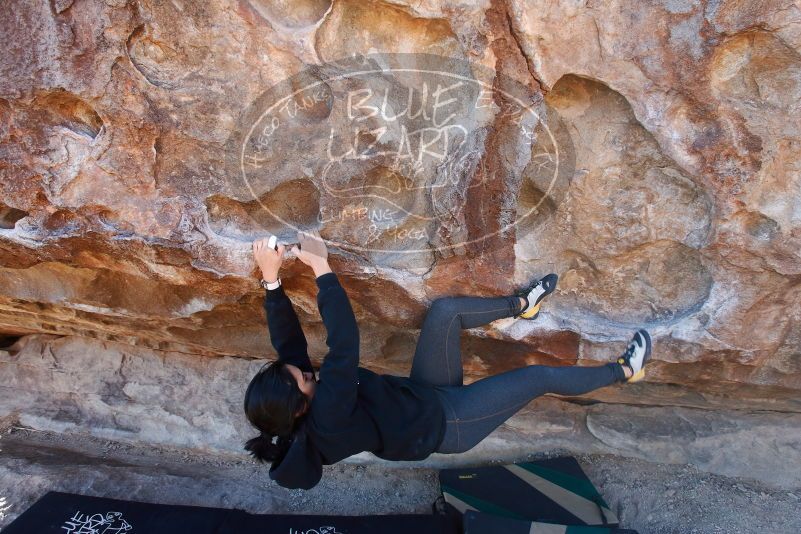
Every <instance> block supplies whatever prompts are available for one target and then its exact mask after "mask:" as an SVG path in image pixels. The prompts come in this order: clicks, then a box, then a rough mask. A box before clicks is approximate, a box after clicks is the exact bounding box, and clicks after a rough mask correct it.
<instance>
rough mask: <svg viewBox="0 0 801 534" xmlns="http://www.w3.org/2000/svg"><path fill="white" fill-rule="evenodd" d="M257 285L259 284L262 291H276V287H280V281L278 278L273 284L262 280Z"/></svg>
mask: <svg viewBox="0 0 801 534" xmlns="http://www.w3.org/2000/svg"><path fill="white" fill-rule="evenodd" d="M259 283H260V284H261V287H263V288H264V289H278V286H280V285H281V279H280V278H278V279H276V281H275V282H268V281H267V280H265V279H264V278H262V279H261V281H260V282H259Z"/></svg>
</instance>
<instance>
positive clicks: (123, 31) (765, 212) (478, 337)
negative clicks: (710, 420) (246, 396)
mask: <svg viewBox="0 0 801 534" xmlns="http://www.w3.org/2000/svg"><path fill="white" fill-rule="evenodd" d="M0 31H1V32H2V35H3V36H4V37H5V41H6V43H7V52H6V54H4V55H3V57H2V58H1V59H0V154H1V155H2V158H0V176H2V181H1V182H0V313H1V315H0V333H2V335H3V336H5V338H4V343H5V344H6V345H10V344H11V343H12V342H13V341H15V340H16V339H17V338H18V337H20V336H26V335H29V334H48V335H55V336H69V337H70V338H71V337H79V338H94V339H96V340H98V342H99V343H101V344H102V343H103V342H115V343H122V344H127V345H130V346H132V347H134V348H132V349H130V350H131V351H133V353H134V354H135V352H136V350H137V349H136V347H138V348H139V349H140V350H142V351H149V350H158V351H166V352H163V354H178V353H182V354H186V355H197V356H204V357H209V356H225V357H232V358H236V357H242V358H256V357H258V358H262V357H269V356H270V355H271V354H272V353H271V349H270V347H269V344H268V338H267V335H266V332H265V325H264V317H263V311H262V310H261V303H260V299H261V295H262V291H261V290H260V288H259V287H258V285H257V283H256V270H255V265H254V264H253V262H252V260H251V257H250V243H249V242H250V240H251V239H252V238H254V237H256V236H260V235H264V234H265V233H266V232H274V233H281V232H283V231H284V230H285V227H286V225H285V224H282V223H283V222H286V221H290V222H291V223H292V225H295V226H298V227H310V226H311V227H319V229H320V231H321V233H322V235H323V236H324V237H326V238H327V239H329V240H330V242H331V251H332V252H331V254H332V266H333V268H334V270H335V271H337V272H338V273H340V276H341V278H342V280H343V283H344V285H345V287H346V289H347V291H348V293H349V295H350V296H351V299H352V302H353V306H354V309H355V311H356V313H357V316H358V320H359V324H360V327H361V332H362V337H361V341H362V345H363V351H362V354H363V361H364V364H365V365H366V366H368V367H371V368H373V369H377V370H380V371H384V372H390V373H398V374H402V373H406V372H408V368H409V365H410V358H411V355H412V353H413V351H414V343H415V340H416V331H417V329H418V328H419V327H420V325H421V323H422V319H423V317H424V314H425V310H426V308H427V306H428V304H429V303H430V301H431V300H432V299H434V298H436V297H438V296H442V295H456V294H463V295H498V294H508V293H510V292H511V291H513V290H514V289H516V288H519V287H521V286H523V285H524V284H525V283H527V282H528V281H529V280H531V279H532V278H534V277H536V276H540V275H542V274H545V273H546V272H551V271H553V272H557V273H559V274H560V275H561V280H560V285H559V289H558V291H557V293H556V294H555V295H554V296H553V297H552V298H551V299H550V300H549V302H548V305H547V307H546V309H545V310H544V313H543V314H542V318H541V319H540V320H539V321H537V322H533V323H532V322H524V321H513V320H502V321H498V322H496V323H493V325H491V326H490V327H487V328H479V329H475V330H473V331H470V332H468V333H467V334H466V336H465V341H464V347H463V348H464V353H465V366H466V371H467V373H466V374H467V377H468V380H472V379H475V378H479V377H481V376H485V375H487V374H491V373H495V372H499V371H503V370H506V369H510V368H513V367H517V366H521V365H525V364H531V363H549V364H573V363H576V362H579V363H581V364H593V363H594V362H595V361H605V360H608V359H610V358H612V357H614V355H616V354H617V353H618V352H619V351H620V350H621V349H622V348H623V347H624V345H625V342H626V340H627V339H628V337H629V335H630V332H631V331H632V329H634V328H636V327H640V326H643V327H646V328H648V329H649V330H650V331H651V332H652V334H653V337H654V339H655V355H654V357H655V362H654V365H653V366H652V371H651V372H650V374H649V376H648V384H647V385H646V386H642V387H630V388H608V389H607V390H604V391H600V392H598V393H596V394H593V395H592V396H591V397H592V398H594V399H596V400H601V401H605V402H614V403H642V404H649V405H678V406H684V407H693V408H716V409H721V408H727V407H728V408H747V407H751V408H757V409H769V410H773V411H778V412H798V411H801V403H799V400H798V399H799V390H801V349H799V342H801V252H800V251H801V148H799V147H801V129H800V127H799V123H798V120H797V117H798V116H799V106H801V56H800V55H799V51H801V10H799V8H798V5H797V3H795V2H792V1H789V0H787V1H782V0H765V1H761V2H747V1H739V0H730V1H721V2H693V1H679V0H670V1H664V2H639V3H630V2H629V3H626V2H601V3H593V2H589V3H584V2H569V1H566V0H565V1H555V2H547V3H546V2H533V1H532V2H526V1H522V0H508V1H505V2H504V1H501V0H493V1H490V2H459V1H456V0H453V1H450V0H445V1H443V2H426V1H424V2H405V1H402V0H397V1H395V0H393V1H391V2H390V1H385V2H377V1H364V0H333V1H331V0H304V1H300V2H292V3H290V2H285V1H281V0H239V1H237V0H230V1H226V0H215V1H213V2H188V1H186V0H174V1H172V2H151V1H141V2H128V1H125V0H115V1H112V0H107V1H105V2H100V1H81V0H77V1H71V0H51V1H50V2H44V1H36V2H22V1H11V2H3V3H2V5H0ZM376 52H379V53H397V54H420V55H421V56H420V58H417V56H413V57H412V60H411V61H412V62H413V64H415V65H418V64H422V63H423V62H424V61H425V60H424V59H423V56H422V54H426V55H434V56H446V57H449V58H454V60H458V61H460V62H462V63H460V64H464V63H467V64H470V65H475V68H476V70H477V71H478V70H480V69H483V71H482V72H489V73H490V74H491V76H490V79H489V80H488V85H489V86H491V87H493V89H494V90H497V91H500V92H504V91H506V92H505V93H504V94H512V93H513V94H515V95H520V98H522V99H524V100H525V101H526V102H527V104H528V105H529V106H530V107H531V108H532V109H535V110H536V119H537V120H536V123H535V124H529V125H527V126H526V127H527V128H528V127H530V129H531V130H530V131H534V132H538V134H537V135H538V136H539V137H536V136H534V137H532V136H528V137H526V136H522V135H521V130H520V128H516V126H520V124H517V123H515V122H514V121H512V120H510V118H509V116H507V115H505V114H504V113H503V110H504V105H505V103H506V101H505V100H504V98H505V97H503V98H501V97H498V94H500V93H496V94H494V96H493V102H494V104H495V105H494V107H493V106H489V110H490V111H487V112H483V113H475V114H474V115H471V116H470V117H469V121H471V122H470V124H471V125H472V126H473V127H471V128H470V129H469V131H468V134H469V135H468V136H467V137H466V138H465V139H464V141H465V143H466V144H465V146H469V147H471V152H470V154H473V155H475V158H476V161H473V162H471V164H470V166H465V167H460V172H461V174H459V173H456V174H458V176H457V178H458V179H457V180H455V181H453V182H452V183H450V184H449V185H448V187H446V188H444V189H443V190H442V191H443V195H442V197H441V198H437V199H435V200H436V202H431V204H428V203H426V202H428V201H426V199H427V198H429V197H430V195H429V196H428V197H427V196H425V195H423V196H422V197H421V196H420V194H418V193H415V194H412V193H410V192H409V190H408V189H406V190H404V191H405V192H403V191H402V192H401V194H400V196H398V197H397V198H396V197H393V199H392V200H393V202H395V204H394V205H397V204H399V205H400V206H401V207H402V208H403V209H404V210H406V211H405V213H409V212H410V211H413V209H412V208H413V207H416V206H420V205H423V208H421V209H422V211H421V212H419V213H424V214H430V213H433V212H436V213H437V214H438V216H441V215H442V214H443V213H445V214H447V216H448V217H451V218H452V219H453V221H455V223H454V224H451V225H450V226H448V227H447V229H448V231H447V232H443V231H442V229H443V227H444V226H441V227H438V228H437V229H435V230H437V231H435V232H432V233H430V234H428V239H427V240H424V241H423V243H422V246H421V244H420V243H419V242H416V243H415V245H414V246H416V247H417V249H419V250H416V253H415V254H413V255H412V254H406V253H407V252H409V251H410V249H411V247H412V245H408V244H403V243H401V244H398V245H397V246H396V247H395V248H391V247H389V248H388V247H386V246H384V247H383V248H382V249H381V250H378V249H375V248H373V249H370V250H366V249H364V247H358V246H355V245H357V241H358V240H359V239H360V236H359V235H358V232H357V231H356V230H355V229H354V228H355V227H356V226H355V224H350V223H348V221H345V222H343V220H342V219H339V220H337V219H335V218H334V219H331V220H330V221H328V222H326V223H325V224H319V218H318V216H319V213H320V212H321V211H327V212H338V213H340V214H342V213H359V211H358V210H359V209H361V208H359V206H362V207H363V205H364V204H363V199H362V204H358V203H354V201H353V199H342V198H340V197H337V196H336V195H333V196H332V195H331V194H329V193H330V189H324V188H322V186H321V185H320V184H319V183H318V182H315V180H314V179H315V177H317V176H319V172H320V170H321V169H320V167H319V162H320V161H321V157H320V154H322V147H323V146H324V144H323V145H320V144H316V143H317V141H318V138H317V137H315V136H314V135H316V133H319V132H318V131H317V130H315V128H316V125H318V124H322V122H323V120H324V119H326V120H328V119H330V117H331V116H332V114H333V113H335V112H336V111H335V110H336V109H337V108H336V107H335V106H332V105H329V104H330V102H331V101H332V100H331V99H333V98H334V97H335V95H336V88H335V86H334V85H333V84H328V85H323V86H322V87H323V88H324V91H323V92H322V93H321V94H322V97H321V100H320V101H316V102H315V103H314V105H310V106H305V107H302V108H301V113H300V115H298V118H297V125H298V129H297V131H296V132H295V134H293V135H291V136H289V135H288V136H286V137H284V138H282V139H281V145H280V150H278V151H277V152H276V153H275V154H273V155H272V156H271V157H270V158H268V159H269V163H270V165H272V166H271V167H270V174H269V175H265V176H262V178H263V179H264V180H266V181H264V182H258V181H257V186H256V189H257V190H256V191H253V190H252V188H251V191H249V192H243V187H242V184H241V183H239V182H238V177H237V176H236V172H235V171H236V169H235V168H232V167H231V165H230V157H231V152H232V145H231V140H232V139H237V135H238V134H240V133H241V129H242V125H243V122H242V121H243V117H246V116H247V112H248V109H249V106H250V105H251V104H252V103H253V102H257V101H258V100H259V98H260V97H262V96H263V95H264V94H265V91H267V90H268V89H269V88H270V87H272V86H280V84H282V83H284V84H286V83H287V82H286V80H293V78H292V77H293V76H296V75H298V74H299V73H303V72H309V68H310V67H313V66H315V65H322V64H327V63H330V62H336V61H338V60H340V59H341V58H346V57H349V56H352V55H353V54H357V55H359V54H363V55H369V54H373V53H376ZM311 72H312V76H321V74H320V73H318V72H316V71H314V69H312V70H311ZM294 80H295V81H297V79H294ZM292 83H294V82H292ZM326 91H328V92H326ZM464 97H465V96H464V94H460V98H464ZM465 120H468V119H465ZM304 121H305V122H304ZM546 127H547V129H548V131H549V132H552V133H553V135H552V136H551V137H550V138H551V141H552V142H553V144H554V146H555V145H558V146H559V147H561V149H562V152H561V156H562V160H561V161H562V162H563V165H562V166H561V167H560V170H559V173H557V175H556V176H555V177H554V178H553V179H552V181H551V182H550V183H545V182H544V175H543V171H542V169H543V167H542V160H541V159H539V156H540V155H541V154H540V152H538V150H539V149H540V148H542V145H543V143H541V142H540V143H537V142H535V139H537V140H540V141H542V140H544V139H546V136H545V135H544V134H543V131H544V130H543V129H544V128H546ZM368 133H369V132H368ZM373 141H374V142H376V143H378V139H377V138H374V139H373ZM551 148H553V147H551ZM318 149H319V150H318ZM424 170H425V171H426V172H430V173H431V175H432V176H433V175H435V174H436V169H434V168H433V167H424ZM398 173H400V174H401V175H402V176H400V178H399V177H398V176H397V174H398ZM411 176H412V175H411V174H410V173H409V172H406V174H404V171H398V170H397V169H388V167H386V166H384V167H382V166H381V165H376V166H374V167H370V168H369V169H367V170H365V169H361V168H360V169H356V170H354V169H353V168H352V167H348V166H347V165H344V166H342V168H340V169H339V171H338V174H337V175H336V176H335V177H334V179H335V180H334V182H332V183H337V184H347V185H348V187H350V188H351V189H355V190H357V191H362V192H364V191H367V190H368V189H370V188H375V187H379V188H380V187H383V188H384V189H385V190H386V189H389V188H390V185H391V184H394V183H395V181H396V180H398V179H407V180H408V179H410V178H411ZM421 199H422V200H421ZM385 201H386V202H389V200H388V199H387V198H386V197H382V198H381V199H380V200H378V201H375V202H376V204H371V205H370V206H372V207H373V208H375V207H376V206H379V207H381V206H382V204H381V202H385ZM421 202H423V204H420V203H421ZM349 210H350V211H349ZM354 210H355V211H354ZM419 213H418V214H419ZM520 214H526V216H525V217H521V216H520ZM509 220H514V221H515V224H514V225H511V226H510V225H508V224H507V223H508V221H509ZM438 221H439V222H441V221H442V217H440V218H439V219H438ZM399 229H400V230H403V231H407V232H408V233H409V234H411V230H413V226H412V222H411V218H410V217H406V219H404V220H403V221H402V224H401V226H393V227H390V226H387V227H381V228H379V238H380V242H381V243H384V244H386V243H389V242H391V241H392V239H393V237H395V238H396V237H397V235H398V232H399ZM457 242H458V243H457ZM455 244H457V245H458V244H461V245H462V246H455ZM282 279H283V280H284V284H285V287H286V288H287V292H288V293H289V294H290V296H291V297H292V298H293V301H294V302H295V303H296V306H297V308H298V310H299V314H300V315H301V319H302V322H303V324H304V328H305V329H306V332H307V336H308V337H309V339H310V349H311V352H312V354H313V355H314V356H315V357H316V358H317V359H318V361H319V358H321V357H322V356H323V355H324V353H325V345H324V337H325V334H324V330H323V329H322V326H321V324H320V322H319V318H318V315H317V311H316V306H315V300H314V296H315V295H314V281H313V278H312V276H311V275H310V273H309V272H307V271H306V270H305V268H304V266H302V265H300V264H299V262H297V260H294V259H289V260H288V261H287V266H286V272H285V273H284V274H283V275H282ZM101 354H102V353H101V352H98V357H101V356H100V355H101ZM148 354H149V353H148ZM223 361H229V360H227V359H226V360H223ZM0 369H2V367H0ZM20 387H23V386H22V385H20ZM24 388H29V389H30V388H32V389H35V388H36V385H35V384H27V385H25V386H24ZM24 388H23V389H24ZM101 400H102V399H101ZM104 402H105V401H104ZM644 413H646V414H647V412H644ZM644 417H645V416H644Z"/></svg>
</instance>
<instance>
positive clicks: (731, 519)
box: [0, 428, 801, 534]
mask: <svg viewBox="0 0 801 534" xmlns="http://www.w3.org/2000/svg"><path fill="white" fill-rule="evenodd" d="M555 454H558V452H555ZM579 461H580V462H581V465H582V467H583V468H584V469H585V471H586V472H587V474H588V475H589V476H590V478H591V479H592V480H593V482H594V483H595V484H596V485H597V486H598V487H599V488H600V490H601V493H602V494H603V495H604V498H605V499H606V500H607V501H608V502H609V504H610V505H611V506H612V507H613V509H614V510H615V511H616V512H617V513H618V515H619V517H620V518H621V521H622V526H624V527H626V528H633V529H637V530H638V531H639V532H640V533H641V534H645V533H650V532H655V533H661V532H676V533H689V532H721V533H735V532H759V533H763V534H764V533H798V532H801V489H799V490H795V491H773V490H769V489H767V488H765V487H763V486H761V485H760V484H758V483H756V482H753V481H749V480H745V479H735V478H727V477H721V476H716V475H710V474H707V473H703V472H700V471H698V470H696V469H694V468H692V467H689V466H676V465H665V464H656V463H649V462H644V461H639V460H631V459H626V458H620V457H616V456H608V455H603V456H602V455H594V456H580V457H579ZM50 490H57V491H68V492H75V493H83V494H87V495H97V496H106V497H113V498H123V499H132V500H138V501H149V502H161V503H174V504H187V505H199V506H214V507H223V508H239V509H243V510H246V511H249V512H254V513H303V514H334V515H336V514H343V515H358V514H385V513H429V512H430V510H431V503H432V502H433V501H434V499H435V498H436V496H437V493H438V490H437V474H436V471H435V470H432V469H417V468H408V467H405V468H393V467H386V466H381V465H356V464H349V463H340V464H338V465H335V466H328V467H326V468H325V473H324V476H323V480H322V481H321V482H320V484H318V485H317V486H316V487H315V488H313V489H312V490H310V491H302V490H286V489H284V488H281V487H279V486H276V485H275V484H273V483H272V482H271V481H270V479H269V477H268V475H267V467H266V466H261V465H259V464H256V463H255V462H253V461H251V460H250V459H248V458H247V457H244V456H243V457H238V456H220V455H212V454H201V453H189V452H187V451H186V450H171V449H165V448H153V447H147V446H138V445H137V446H131V445H125V444H121V443H116V442H110V441H105V440H100V439H97V438H78V437H74V436H65V435H60V434H51V433H42V432H33V431H29V430H24V429H16V428H10V429H6V430H5V431H3V432H2V436H1V437H0V528H2V527H4V526H6V525H8V524H9V523H10V522H11V521H13V519H14V518H15V517H17V515H19V514H20V513H21V512H22V511H24V510H25V509H26V508H27V507H28V506H30V505H31V504H32V503H33V502H34V501H36V499H38V498H39V497H41V496H42V495H44V494H45V493H46V492H47V491H50Z"/></svg>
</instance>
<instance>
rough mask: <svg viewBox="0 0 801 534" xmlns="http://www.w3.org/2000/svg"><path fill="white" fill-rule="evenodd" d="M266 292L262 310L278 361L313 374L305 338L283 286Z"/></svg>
mask: <svg viewBox="0 0 801 534" xmlns="http://www.w3.org/2000/svg"><path fill="white" fill-rule="evenodd" d="M266 291H267V294H266V295H265V296H264V310H265V311H266V312H267V328H268V329H269V331H270V342H271V343H272V345H273V347H274V348H275V351H276V352H277V353H278V359H279V360H281V361H284V362H286V363H289V364H292V365H294V366H296V367H298V368H299V369H300V370H301V371H307V372H310V373H312V372H314V369H312V365H311V360H310V359H309V353H308V344H307V343H306V336H304V335H303V329H301V327H300V321H299V320H298V316H297V314H296V313H295V309H294V308H293V307H292V302H291V301H290V300H289V297H288V296H287V295H286V293H284V288H283V286H278V287H277V288H276V289H267V290H266Z"/></svg>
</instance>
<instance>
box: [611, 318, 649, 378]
mask: <svg viewBox="0 0 801 534" xmlns="http://www.w3.org/2000/svg"><path fill="white" fill-rule="evenodd" d="M649 359H651V336H650V335H648V332H646V331H645V330H637V332H636V333H635V334H634V337H633V338H631V342H630V343H629V346H628V347H626V351H625V352H624V353H623V354H622V355H621V356H620V358H618V359H617V363H619V364H620V365H622V366H624V367H628V368H629V369H631V376H630V377H629V378H627V379H626V382H639V381H640V380H642V379H643V378H644V377H645V369H644V367H645V364H646V362H648V360H649Z"/></svg>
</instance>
